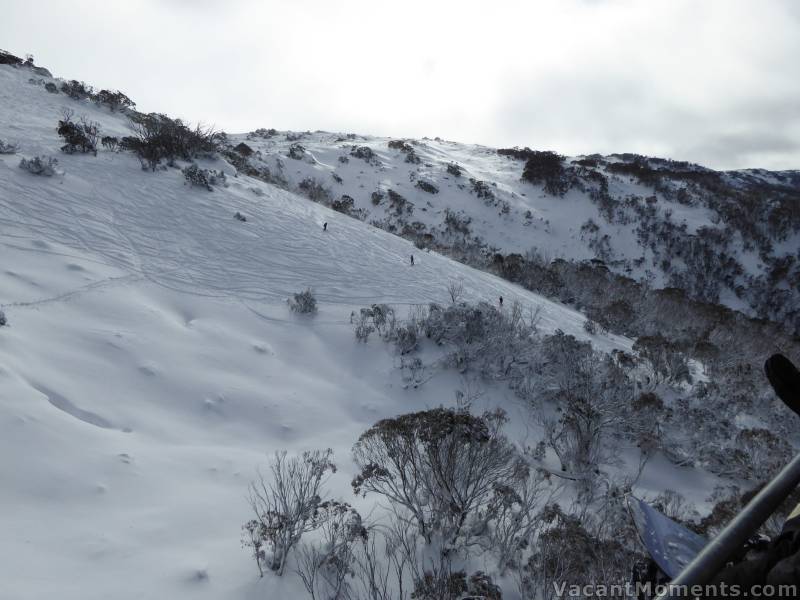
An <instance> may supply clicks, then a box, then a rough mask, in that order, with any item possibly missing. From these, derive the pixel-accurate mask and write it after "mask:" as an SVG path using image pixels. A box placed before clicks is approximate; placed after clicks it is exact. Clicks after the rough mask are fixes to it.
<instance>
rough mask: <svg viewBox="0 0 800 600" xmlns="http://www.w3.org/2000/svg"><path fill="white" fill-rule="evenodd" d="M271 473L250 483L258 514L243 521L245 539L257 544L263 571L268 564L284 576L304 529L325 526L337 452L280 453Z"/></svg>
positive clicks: (255, 549)
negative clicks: (325, 506)
mask: <svg viewBox="0 0 800 600" xmlns="http://www.w3.org/2000/svg"><path fill="white" fill-rule="evenodd" d="M270 472H271V476H270V477H269V478H266V479H265V478H264V476H263V475H260V474H259V477H258V479H257V480H256V481H254V482H253V483H252V484H251V485H250V506H251V508H252V509H253V512H254V513H255V518H254V519H252V520H251V521H248V522H247V523H245V525H244V526H243V528H242V529H243V539H242V542H243V544H244V545H245V546H246V547H249V548H252V551H253V558H254V559H255V561H256V564H257V566H258V572H259V574H260V575H262V576H263V575H264V568H267V569H268V570H270V571H273V572H275V573H276V574H277V575H283V572H284V569H285V568H286V559H287V558H288V556H289V554H290V553H291V551H292V549H293V548H294V547H295V546H296V545H297V543H298V542H299V541H300V538H301V537H302V536H303V534H304V533H307V532H309V531H313V530H315V529H317V528H318V527H320V525H321V524H322V522H323V521H324V518H325V516H326V515H325V513H324V511H321V510H320V509H321V507H322V506H323V503H324V501H325V499H324V496H325V494H326V492H325V489H324V486H325V483H326V481H327V478H328V476H329V474H331V473H335V472H336V465H335V464H334V463H333V451H332V450H331V449H330V448H329V449H327V450H313V451H307V452H304V453H303V454H302V456H293V457H291V458H287V456H286V452H277V453H276V454H275V457H274V458H273V460H272V463H271V464H270Z"/></svg>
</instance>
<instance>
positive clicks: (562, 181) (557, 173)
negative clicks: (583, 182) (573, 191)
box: [522, 151, 569, 196]
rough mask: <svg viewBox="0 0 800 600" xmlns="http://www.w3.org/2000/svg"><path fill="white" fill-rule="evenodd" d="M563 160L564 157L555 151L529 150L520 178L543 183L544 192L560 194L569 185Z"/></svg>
mask: <svg viewBox="0 0 800 600" xmlns="http://www.w3.org/2000/svg"><path fill="white" fill-rule="evenodd" d="M563 162H564V157H563V156H561V155H560V154H556V153H555V152H550V151H545V152H536V151H531V152H530V154H528V156H527V160H526V161H525V168H524V170H523V171H522V179H524V180H525V181H529V182H530V183H534V184H539V183H541V184H544V189H545V191H546V192H549V193H551V194H553V195H557V196H562V195H563V194H564V192H566V191H567V189H568V187H569V184H568V183H567V180H566V177H565V173H564V166H563Z"/></svg>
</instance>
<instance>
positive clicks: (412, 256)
mask: <svg viewBox="0 0 800 600" xmlns="http://www.w3.org/2000/svg"><path fill="white" fill-rule="evenodd" d="M411 266H412V267H413V266H414V255H413V254H412V255H411Z"/></svg>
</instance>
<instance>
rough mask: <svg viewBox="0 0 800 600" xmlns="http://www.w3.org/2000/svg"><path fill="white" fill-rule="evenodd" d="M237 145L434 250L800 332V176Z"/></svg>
mask: <svg viewBox="0 0 800 600" xmlns="http://www.w3.org/2000/svg"><path fill="white" fill-rule="evenodd" d="M232 141H233V143H234V144H235V143H236V142H243V143H244V144H245V145H246V146H247V147H248V149H245V152H247V153H249V151H250V150H252V151H255V153H256V154H254V155H252V156H251V157H250V158H249V159H248V160H249V162H250V163H251V164H253V165H258V166H261V165H265V166H266V167H267V168H268V169H269V172H270V174H271V175H272V176H273V177H274V178H275V180H276V181H279V182H283V183H285V185H286V186H287V187H289V188H290V189H293V190H297V191H298V192H299V193H304V194H305V195H308V196H310V197H312V198H314V199H315V200H317V201H320V202H324V203H326V204H328V205H331V206H334V207H336V208H338V209H339V210H341V211H342V212H346V213H348V214H352V215H353V216H355V217H357V218H361V219H364V220H366V221H367V222H371V223H373V224H376V225H377V226H379V227H382V228H384V229H386V230H388V231H392V232H395V233H398V234H400V235H403V236H405V237H407V238H409V239H413V240H416V241H417V242H418V243H419V244H420V245H426V246H427V245H430V246H436V245H439V246H443V247H452V246H454V245H461V246H464V245H470V246H472V247H474V248H479V249H481V250H482V251H483V252H501V253H503V254H513V253H516V254H521V255H525V254H526V253H528V252H531V251H533V252H535V253H536V254H538V255H541V256H544V257H545V258H546V259H547V260H553V259H565V260H569V261H585V260H601V261H603V263H604V264H605V265H607V266H608V267H609V268H611V269H612V271H615V272H617V273H620V274H624V275H626V276H628V277H632V278H634V279H636V280H638V281H642V282H647V283H648V284H649V285H651V286H653V287H657V288H662V287H676V288H681V289H683V290H685V291H686V292H687V293H688V295H689V296H690V297H691V298H695V299H698V300H703V301H710V302H714V303H716V302H721V303H722V304H724V305H726V306H729V307H731V308H734V309H736V310H742V311H744V312H746V313H748V314H754V315H756V316H760V317H765V318H770V319H772V320H777V321H785V322H786V323H787V324H789V325H790V327H792V328H796V327H798V326H800V325H799V324H800V295H798V292H797V289H798V286H800V256H798V248H800V211H798V206H800V173H798V172H797V171H786V172H776V173H770V172H767V171H761V170H751V171H734V172H726V173H720V172H715V171H711V170H709V169H705V168H703V167H699V166H697V165H690V164H687V163H678V162H674V161H666V160H662V159H650V158H647V157H641V156H635V155H626V154H622V155H613V156H607V157H602V156H598V155H595V156H591V157H574V158H566V159H564V157H561V158H562V159H563V164H562V165H561V166H558V167H556V168H557V169H559V170H560V173H558V174H556V175H555V177H556V178H557V181H556V182H555V185H552V184H551V185H548V183H547V181H546V179H547V176H546V175H544V176H542V177H540V178H539V179H541V181H534V182H533V183H532V182H530V181H526V180H525V178H524V177H523V174H524V169H525V168H526V163H525V158H526V152H525V151H524V150H523V151H514V150H505V151H503V150H500V151H498V150H496V149H494V148H487V147H483V146H475V145H465V144H460V143H457V142H451V141H445V140H441V139H438V138H436V139H423V140H397V139H395V140H392V139H389V138H376V137H370V136H361V135H355V134H348V135H345V136H343V135H340V134H332V133H326V132H313V133H312V132H277V131H274V130H264V129H261V130H258V131H256V132H251V133H250V134H248V135H246V136H235V137H234V138H232ZM534 154H536V153H534ZM539 154H546V153H539ZM540 158H542V157H540ZM543 158H546V157H543ZM534 179H536V178H534Z"/></svg>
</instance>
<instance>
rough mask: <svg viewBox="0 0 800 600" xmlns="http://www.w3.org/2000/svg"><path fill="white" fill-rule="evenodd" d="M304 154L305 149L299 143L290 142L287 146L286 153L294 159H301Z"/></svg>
mask: <svg viewBox="0 0 800 600" xmlns="http://www.w3.org/2000/svg"><path fill="white" fill-rule="evenodd" d="M305 155H306V149H305V148H304V147H303V146H301V145H300V144H292V145H291V146H289V152H288V154H287V156H288V157H289V158H293V159H294V160H302V159H303V157H304V156H305Z"/></svg>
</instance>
